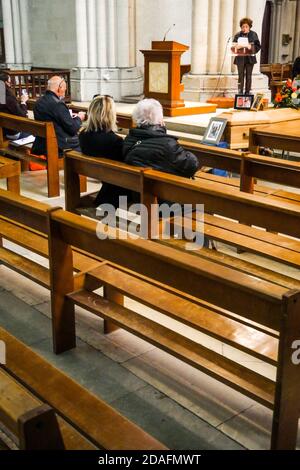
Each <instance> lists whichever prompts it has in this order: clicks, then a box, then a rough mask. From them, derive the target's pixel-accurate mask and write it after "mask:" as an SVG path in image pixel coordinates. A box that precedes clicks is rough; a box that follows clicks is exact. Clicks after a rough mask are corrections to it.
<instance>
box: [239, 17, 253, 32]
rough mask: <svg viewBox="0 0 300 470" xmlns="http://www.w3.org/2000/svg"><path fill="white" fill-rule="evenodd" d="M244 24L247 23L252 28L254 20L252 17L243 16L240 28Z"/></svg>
mask: <svg viewBox="0 0 300 470" xmlns="http://www.w3.org/2000/svg"><path fill="white" fill-rule="evenodd" d="M243 24H247V25H248V26H249V28H250V29H251V28H252V25H253V21H252V20H251V18H242V19H241V21H240V28H241V27H242V26H243Z"/></svg>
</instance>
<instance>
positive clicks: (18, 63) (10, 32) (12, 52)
mask: <svg viewBox="0 0 300 470" xmlns="http://www.w3.org/2000/svg"><path fill="white" fill-rule="evenodd" d="M2 11H3V28H4V43H5V55H6V65H7V67H9V68H12V69H24V68H28V67H30V65H31V50H30V38H29V26H28V0H3V1H2Z"/></svg>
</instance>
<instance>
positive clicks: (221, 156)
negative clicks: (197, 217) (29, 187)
mask: <svg viewBox="0 0 300 470" xmlns="http://www.w3.org/2000/svg"><path fill="white" fill-rule="evenodd" d="M180 144H181V145H182V146H183V147H184V148H185V149H186V150H188V151H191V152H193V153H194V154H195V155H196V156H197V158H198V159H199V161H200V162H201V164H202V165H204V166H209V167H213V168H220V169H222V170H227V171H229V172H232V173H235V174H238V175H240V179H238V178H231V177H222V176H215V175H212V174H208V173H206V172H203V171H199V172H198V173H197V174H196V175H195V177H196V178H198V179H201V180H205V181H208V182H209V181H210V182H215V183H219V184H223V185H224V188H226V187H229V188H235V189H236V190H240V191H243V192H247V193H254V194H256V195H258V196H265V197H267V198H269V199H271V200H273V199H274V200H275V201H283V202H285V201H290V202H292V201H293V202H295V203H297V204H299V201H300V198H299V194H298V193H296V192H295V193H294V192H292V191H287V190H285V189H284V188H274V187H271V186H266V185H262V184H261V183H259V184H255V183H256V180H257V179H259V180H264V181H268V182H271V183H277V184H280V185H285V186H291V187H295V188H297V189H299V188H300V178H299V175H300V163H298V162H290V161H286V160H281V159H276V158H271V157H264V156H260V155H255V154H248V153H242V152H237V151H234V150H227V149H219V148H214V147H210V146H207V145H202V144H191V143H189V142H186V141H180ZM118 165H119V166H120V174H122V175H123V174H124V175H125V174H127V173H129V172H130V171H131V169H132V168H133V167H131V166H129V165H126V164H124V163H118V162H115V161H110V160H108V159H102V158H95V157H87V156H85V155H83V154H80V153H78V152H73V151H72V152H66V163H65V191H66V207H67V209H68V210H70V211H72V210H74V209H76V207H77V206H78V205H80V192H79V190H78V183H75V178H76V176H75V175H76V174H82V175H85V176H88V177H91V178H97V179H99V180H101V181H106V180H105V178H106V177H107V176H108V167H110V168H114V178H113V179H111V178H110V181H106V182H111V183H112V184H116V185H118V186H122V184H123V183H122V181H120V179H119V176H118V172H117V166H118ZM79 169H80V171H81V173H79ZM140 170H141V168H140ZM132 174H133V171H132ZM126 179H127V176H126ZM136 179H138V177H137V178H136ZM79 181H80V180H79ZM199 184H200V181H199ZM124 187H126V188H127V189H130V188H129V187H128V185H127V186H124ZM131 189H133V188H131ZM135 190H137V189H135Z"/></svg>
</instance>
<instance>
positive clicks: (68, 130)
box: [32, 76, 85, 156]
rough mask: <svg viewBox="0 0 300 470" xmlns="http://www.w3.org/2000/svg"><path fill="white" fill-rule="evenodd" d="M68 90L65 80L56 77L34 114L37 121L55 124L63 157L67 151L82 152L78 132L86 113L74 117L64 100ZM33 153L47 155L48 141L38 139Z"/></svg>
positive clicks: (39, 100)
mask: <svg viewBox="0 0 300 470" xmlns="http://www.w3.org/2000/svg"><path fill="white" fill-rule="evenodd" d="M66 90H67V84H66V82H65V79H64V78H62V77H59V76H54V77H52V78H50V80H49V81H48V89H47V91H46V93H45V94H44V95H43V96H42V97H41V98H39V99H38V100H37V102H36V104H35V106H34V110H33V114H34V118H35V119H36V120H37V121H50V122H53V124H54V128H55V133H56V138H57V143H58V149H59V154H60V155H61V156H62V155H63V151H64V150H65V149H73V150H78V151H80V150H81V149H80V146H79V139H78V131H79V129H80V126H81V123H82V121H83V120H84V119H85V113H83V112H80V113H78V115H77V116H75V117H72V116H71V115H70V111H69V109H68V107H67V106H66V104H65V103H64V101H63V100H64V98H65V94H66ZM32 153H33V154H36V155H47V149H46V141H45V139H44V138H42V137H37V138H36V139H35V142H34V144H33V147H32Z"/></svg>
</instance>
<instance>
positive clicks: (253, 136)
mask: <svg viewBox="0 0 300 470" xmlns="http://www.w3.org/2000/svg"><path fill="white" fill-rule="evenodd" d="M259 147H270V148H273V149H277V150H282V151H283V152H297V153H300V122H299V121H291V122H282V123H278V124H272V125H270V126H262V127H258V128H256V127H254V128H252V129H250V136H249V150H250V151H251V152H252V153H258V148H259Z"/></svg>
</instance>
